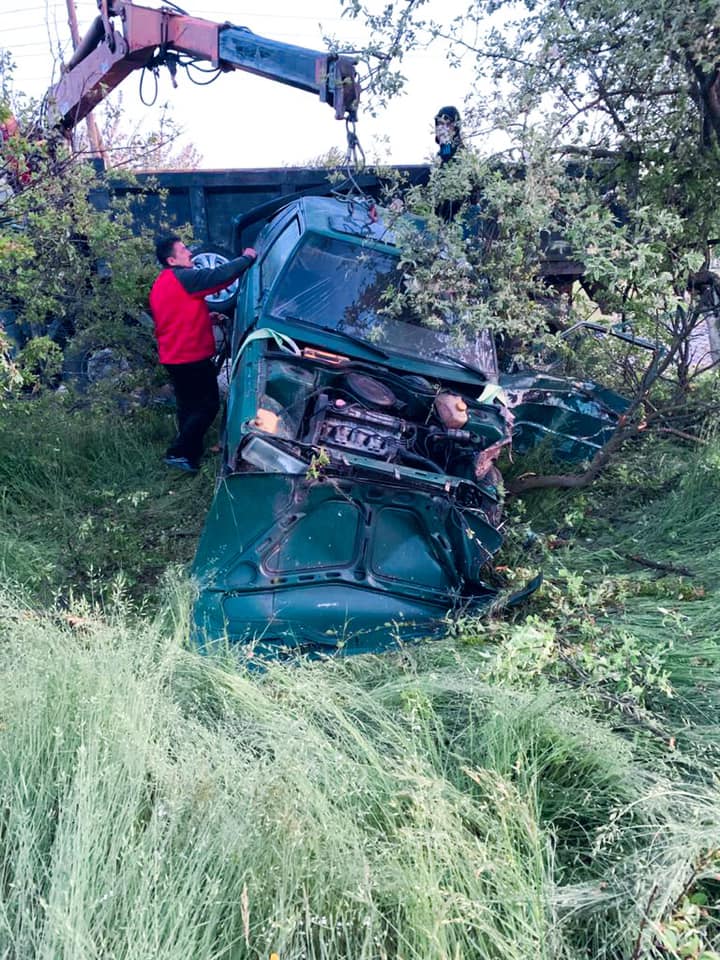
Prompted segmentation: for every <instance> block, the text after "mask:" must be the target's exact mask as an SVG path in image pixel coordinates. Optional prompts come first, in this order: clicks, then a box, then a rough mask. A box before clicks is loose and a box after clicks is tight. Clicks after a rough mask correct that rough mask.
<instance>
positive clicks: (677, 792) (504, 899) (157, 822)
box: [0, 596, 720, 960]
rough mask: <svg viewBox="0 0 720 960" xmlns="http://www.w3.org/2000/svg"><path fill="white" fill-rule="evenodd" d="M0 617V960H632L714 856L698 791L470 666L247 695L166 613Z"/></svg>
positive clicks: (367, 672) (292, 677) (397, 671)
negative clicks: (703, 857)
mask: <svg viewBox="0 0 720 960" xmlns="http://www.w3.org/2000/svg"><path fill="white" fill-rule="evenodd" d="M1 609H2V645H1V646H0V704H2V708H1V710H0V796H1V797H2V807H1V809H0V864H2V866H1V867H0V884H1V889H2V897H1V898H0V955H2V956H7V957H13V958H35V957H48V958H50V957H52V958H58V957H68V958H70V957H72V958H75V957H83V958H93V957H97V958H101V957H102V958H107V957H113V958H145V957H147V958H150V957H152V958H158V957H162V958H181V957H182V958H187V957H202V958H212V957H223V956H227V957H236V958H246V957H247V958H250V957H253V958H255V957H265V958H267V957H269V956H270V953H271V952H277V953H278V955H279V956H280V958H281V960H300V958H303V957H305V958H307V957H311V958H327V960H330V958H332V960H341V958H347V960H364V958H367V960H370V958H373V960H374V958H404V960H410V958H413V960H415V958H417V960H420V958H422V960H432V958H437V960H461V958H465V960H475V958H479V957H483V958H485V957H487V958H490V960H492V958H498V960H500V958H503V960H505V958H517V960H521V958H522V960H525V958H527V957H541V958H548V960H550V958H568V960H569V958H580V957H587V956H592V957H598V958H599V957H607V958H618V957H625V956H627V957H629V956H630V954H631V952H632V949H633V945H634V943H635V941H636V939H637V937H638V935H639V934H641V932H642V930H643V929H645V928H646V927H647V924H648V922H650V923H652V922H654V920H656V919H659V918H660V917H662V916H663V912H664V911H667V909H668V908H669V905H671V904H672V903H673V902H674V899H675V898H676V897H677V896H678V894H679V892H680V891H681V890H682V888H683V885H684V884H685V883H686V881H687V879H688V876H689V873H690V871H691V869H692V864H693V862H694V860H695V859H697V857H698V856H700V854H701V852H702V851H703V850H706V849H708V848H709V847H711V846H712V845H718V844H720V823H718V821H717V817H715V816H714V812H715V810H716V804H717V800H718V797H717V795H716V792H715V790H714V788H711V787H704V788H699V787H692V788H691V787H690V785H689V784H687V783H683V782H680V781H678V779H677V777H675V778H674V777H673V776H672V775H671V771H670V769H669V768H663V766H662V765H658V764H657V763H656V762H654V761H653V762H652V763H650V762H647V760H646V759H645V758H643V756H642V754H641V752H638V751H636V750H635V749H634V748H633V746H632V745H631V744H630V743H629V742H628V741H627V740H626V739H624V738H623V737H622V736H620V735H619V734H618V733H616V732H614V731H613V730H612V729H611V727H610V726H608V725H606V724H604V723H603V722H601V721H599V720H597V719H593V718H592V717H591V716H590V715H588V714H587V711H584V710H578V709H576V708H575V707H574V706H573V704H572V702H571V699H570V698H569V697H567V696H566V695H564V694H561V693H558V692H556V691H553V690H551V689H549V688H548V689H542V690H537V691H534V692H533V691H519V690H513V689H510V688H507V687H506V688H503V687H497V686H491V685H489V684H488V683H486V682H485V681H484V680H483V678H482V664H483V658H482V657H481V656H480V653H479V651H477V650H475V651H473V650H472V649H463V650H456V649H454V648H452V647H447V646H444V645H441V646H440V647H438V648H437V649H435V648H431V649H428V650H425V651H420V652H419V654H417V656H415V657H410V658H408V657H403V656H402V655H399V656H395V657H390V656H388V657H384V658H377V659H373V658H367V659H362V660H357V661H355V662H352V663H349V662H348V663H327V664H316V665H303V664H298V665H296V666H294V667H274V668H271V669H269V670H268V671H267V672H266V673H265V674H263V675H258V674H257V673H253V674H249V673H247V672H245V671H243V670H240V671H237V670H235V669H234V667H232V665H230V664H228V665H224V664H223V663H221V662H217V661H208V660H203V659H201V658H199V657H197V656H196V655H194V654H192V653H189V652H187V651H185V650H184V649H183V646H182V642H181V638H182V635H183V634H184V629H185V626H186V621H185V608H184V607H183V606H182V604H181V605H180V606H177V607H176V609H175V614H174V617H171V618H170V621H167V620H166V622H165V625H164V626H162V627H161V625H160V624H159V622H154V623H153V622H148V621H146V622H145V623H144V624H142V625H140V626H139V625H137V623H133V622H132V619H131V620H128V619H126V618H125V617H124V615H122V614H117V615H116V616H114V617H113V615H112V614H110V613H108V614H106V615H105V617H104V618H100V617H99V616H98V614H97V613H94V614H93V613H92V611H86V618H85V623H84V624H83V625H81V626H79V627H76V629H74V630H70V629H68V628H67V627H65V626H63V625H62V624H59V623H57V622H55V620H53V619H52V618H45V617H42V616H38V615H37V614H33V613H32V611H31V610H30V609H28V608H23V605H22V603H21V601H20V600H19V599H18V598H17V597H13V596H9V597H8V596H5V597H4V598H3V601H2V608H1ZM167 622H174V624H175V630H174V632H173V631H172V630H170V631H169V630H168V628H167ZM658 883H659V884H660V885H661V886H660V889H659V890H657V891H655V887H656V886H657V885H658ZM653 891H655V892H654V895H653V896H651V893H653ZM646 913H647V917H646ZM647 929H648V930H650V929H651V927H647Z"/></svg>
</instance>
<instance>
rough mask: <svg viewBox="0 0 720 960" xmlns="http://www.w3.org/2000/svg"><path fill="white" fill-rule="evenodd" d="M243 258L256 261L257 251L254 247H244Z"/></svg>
mask: <svg viewBox="0 0 720 960" xmlns="http://www.w3.org/2000/svg"><path fill="white" fill-rule="evenodd" d="M242 255H243V256H244V257H250V259H251V260H257V250H255V248H254V247H245V249H244V250H243V252H242Z"/></svg>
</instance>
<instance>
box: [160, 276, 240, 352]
mask: <svg viewBox="0 0 720 960" xmlns="http://www.w3.org/2000/svg"><path fill="white" fill-rule="evenodd" d="M253 262H254V261H253V260H252V259H250V257H238V258H237V259H236V260H230V261H229V262H228V263H224V264H223V265H222V266H221V267H215V268H214V269H193V268H192V267H168V268H167V269H166V270H163V271H162V273H160V275H159V276H158V278H157V279H156V280H155V283H154V284H153V286H152V290H151V291H150V312H151V313H152V317H153V321H154V323H155V337H156V339H157V344H158V354H159V357H160V363H169V364H175V363H195V362H197V361H198V360H207V359H208V358H209V357H211V356H212V355H213V354H214V353H215V337H214V335H213V328H212V321H211V320H210V310H209V309H208V305H207V304H206V303H205V297H206V296H207V295H208V294H210V293H217V292H218V291H219V290H222V289H223V288H224V287H227V286H228V285H229V284H231V283H232V282H233V280H235V279H236V278H237V277H239V276H240V274H241V273H244V271H245V270H247V269H248V267H249V266H250V265H251V264H252V263H253Z"/></svg>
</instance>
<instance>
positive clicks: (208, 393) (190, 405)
mask: <svg viewBox="0 0 720 960" xmlns="http://www.w3.org/2000/svg"><path fill="white" fill-rule="evenodd" d="M155 253H156V254H157V258H158V260H159V261H160V263H161V264H162V265H163V267H164V268H165V269H164V270H163V271H162V272H161V273H160V275H159V276H158V278H157V280H156V281H155V283H154V284H153V286H152V290H151V291H150V311H151V313H152V316H153V320H154V322H155V337H156V339H157V343H158V354H159V357H160V363H162V364H163V366H164V367H165V369H166V370H167V372H168V376H169V377H170V382H171V383H172V386H173V390H174V391H175V400H176V402H177V416H178V435H177V436H176V437H175V439H174V440H173V442H172V443H171V444H170V446H169V447H168V449H167V453H166V455H165V463H166V464H167V465H168V466H170V467H177V468H178V469H180V470H184V471H185V472H186V473H197V470H198V465H199V463H200V457H201V455H202V452H203V440H204V438H205V433H206V431H207V429H208V427H209V426H210V424H211V423H212V422H213V420H214V419H215V416H216V414H217V412H218V410H219V408H220V396H219V392H218V385H217V373H216V370H215V365H214V364H213V362H212V357H213V354H214V353H215V336H214V334H213V326H212V320H211V317H210V310H209V309H208V305H207V304H206V303H205V297H206V296H207V295H208V294H210V293H217V292H218V291H219V290H222V289H223V288H224V287H227V286H228V285H229V284H231V283H232V282H233V280H235V279H237V277H239V276H240V274H241V273H244V272H245V271H246V270H247V269H248V268H249V267H250V266H252V264H253V263H254V262H255V259H256V257H257V254H256V253H255V251H254V250H253V248H252V247H248V248H247V249H246V250H243V252H242V256H241V257H238V258H237V259H235V260H230V261H229V262H228V263H225V264H223V265H222V266H221V267H215V268H213V269H198V268H195V267H194V266H193V262H192V254H191V252H190V251H189V250H188V248H187V247H186V246H185V244H184V243H183V242H182V240H181V239H180V237H175V236H172V237H162V238H161V239H160V240H158V241H157V243H156V245H155Z"/></svg>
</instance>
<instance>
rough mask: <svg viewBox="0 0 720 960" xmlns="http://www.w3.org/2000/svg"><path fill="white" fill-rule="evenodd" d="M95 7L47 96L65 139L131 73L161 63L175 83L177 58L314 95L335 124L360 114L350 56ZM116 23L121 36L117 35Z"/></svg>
mask: <svg viewBox="0 0 720 960" xmlns="http://www.w3.org/2000/svg"><path fill="white" fill-rule="evenodd" d="M98 5H99V6H100V8H101V15H100V16H99V17H97V18H96V20H95V21H94V23H93V25H92V27H91V28H90V30H89V31H88V33H87V34H86V35H85V37H84V38H83V40H82V41H81V43H80V45H79V46H78V48H77V50H76V51H75V54H74V56H73V58H72V60H71V61H70V63H69V64H68V65H67V67H66V68H65V72H64V74H63V76H62V78H61V80H60V81H59V83H57V84H56V85H55V86H54V87H52V88H51V89H50V90H49V91H48V96H47V103H48V110H49V113H50V120H51V122H52V123H53V124H54V125H57V126H59V127H60V128H61V129H62V130H63V131H64V132H66V133H69V132H70V131H71V130H72V129H73V127H75V126H76V125H77V124H78V123H79V122H80V121H81V120H83V119H84V118H85V117H86V116H87V114H88V113H90V111H91V110H92V109H93V107H95V106H96V105H97V104H98V103H99V102H100V101H101V100H103V99H104V98H105V97H106V96H107V95H108V93H110V92H111V91H112V90H113V89H114V88H115V87H117V86H118V84H120V83H122V81H123V80H124V79H125V77H127V76H128V74H130V73H132V72H133V71H134V70H138V69H141V68H143V67H151V68H154V67H157V66H159V65H160V64H165V65H167V66H168V68H169V70H170V72H171V74H172V75H173V77H174V74H175V71H176V69H177V65H178V57H179V56H180V55H187V56H189V57H192V58H196V59H200V60H205V61H209V63H210V64H211V65H212V66H215V67H217V68H218V69H220V70H228V71H230V70H244V71H246V72H248V73H255V74H257V75H258V76H261V77H267V78H268V79H269V80H276V81H278V82H279V83H285V84H288V85H289V86H291V87H296V88H298V89H300V90H306V91H308V92H309V93H315V94H317V95H318V96H319V97H320V100H321V101H322V102H323V103H327V104H329V105H330V106H331V107H332V108H333V109H334V110H335V116H336V117H337V118H338V119H339V120H342V119H348V120H355V118H356V116H357V105H358V98H359V84H358V81H357V76H356V72H355V62H356V61H354V60H353V59H351V58H350V57H346V56H339V55H335V54H331V53H327V52H326V53H323V52H318V51H316V50H307V49H305V48H304V47H296V46H293V45H292V44H287V43H280V42H278V41H276V40H268V39H266V38H265V37H260V36H258V35H257V34H255V33H253V32H252V31H251V30H248V29H247V27H238V26H234V25H233V24H230V23H223V24H220V23H214V22H212V21H210V20H201V19H198V18H196V17H190V16H187V15H186V14H183V13H177V12H175V11H174V10H169V9H167V8H161V9H153V8H150V7H142V6H139V5H137V4H135V3H133V2H132V0H98ZM115 17H117V18H118V19H119V20H120V22H121V25H122V30H121V31H119V30H116V29H115V25H114V22H113V18H115Z"/></svg>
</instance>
